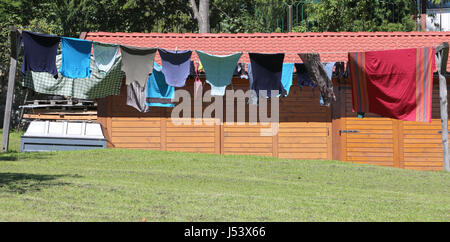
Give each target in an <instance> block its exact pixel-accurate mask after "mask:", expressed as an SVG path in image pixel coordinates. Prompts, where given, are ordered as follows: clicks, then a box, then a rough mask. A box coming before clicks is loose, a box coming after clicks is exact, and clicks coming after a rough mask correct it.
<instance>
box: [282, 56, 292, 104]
mask: <svg viewBox="0 0 450 242" xmlns="http://www.w3.org/2000/svg"><path fill="white" fill-rule="evenodd" d="M293 75H294V63H284V64H283V70H282V73H281V85H282V86H283V89H284V91H285V93H283V96H285V97H287V96H288V95H289V90H290V89H291V86H292V77H293Z"/></svg>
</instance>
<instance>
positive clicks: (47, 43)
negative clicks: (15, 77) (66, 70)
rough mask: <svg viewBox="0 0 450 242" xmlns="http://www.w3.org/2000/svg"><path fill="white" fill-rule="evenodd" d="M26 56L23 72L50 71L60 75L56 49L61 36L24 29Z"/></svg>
mask: <svg viewBox="0 0 450 242" xmlns="http://www.w3.org/2000/svg"><path fill="white" fill-rule="evenodd" d="M22 39H23V50H24V58H23V64H22V68H21V70H20V71H21V72H22V74H25V72H27V71H35V72H48V73H50V74H52V75H53V76H54V77H55V78H57V77H58V69H57V68H56V51H57V50H58V46H59V41H60V39H61V38H60V37H58V36H53V35H48V34H38V33H33V32H29V31H22Z"/></svg>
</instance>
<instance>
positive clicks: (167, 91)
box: [145, 62, 175, 107]
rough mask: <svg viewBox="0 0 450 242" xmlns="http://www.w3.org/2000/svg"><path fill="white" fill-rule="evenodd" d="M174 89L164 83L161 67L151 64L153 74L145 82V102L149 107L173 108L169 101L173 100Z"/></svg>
mask: <svg viewBox="0 0 450 242" xmlns="http://www.w3.org/2000/svg"><path fill="white" fill-rule="evenodd" d="M174 95H175V87H172V86H169V85H168V84H167V83H166V78H165V76H164V73H163V72H162V67H161V66H160V65H158V64H157V63H156V62H154V63H153V72H152V74H151V75H150V76H149V77H148V80H147V102H146V103H145V104H146V105H147V106H150V107H174V106H175V105H174V104H173V103H172V101H171V99H172V98H174Z"/></svg>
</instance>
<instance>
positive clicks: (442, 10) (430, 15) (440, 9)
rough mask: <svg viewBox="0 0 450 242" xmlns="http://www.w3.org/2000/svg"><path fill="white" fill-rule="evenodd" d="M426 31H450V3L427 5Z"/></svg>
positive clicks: (430, 3)
mask: <svg viewBox="0 0 450 242" xmlns="http://www.w3.org/2000/svg"><path fill="white" fill-rule="evenodd" d="M426 30H427V31H450V2H447V3H442V4H434V3H432V1H427V3H426Z"/></svg>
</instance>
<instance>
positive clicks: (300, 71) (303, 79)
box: [295, 63, 315, 88]
mask: <svg viewBox="0 0 450 242" xmlns="http://www.w3.org/2000/svg"><path fill="white" fill-rule="evenodd" d="M295 70H296V72H297V84H298V86H299V87H300V88H302V87H303V86H309V87H315V85H314V82H313V80H312V79H311V77H310V76H309V73H308V69H306V66H305V64H303V63H295Z"/></svg>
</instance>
